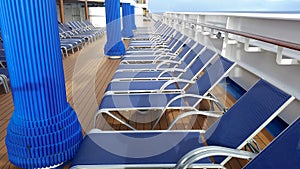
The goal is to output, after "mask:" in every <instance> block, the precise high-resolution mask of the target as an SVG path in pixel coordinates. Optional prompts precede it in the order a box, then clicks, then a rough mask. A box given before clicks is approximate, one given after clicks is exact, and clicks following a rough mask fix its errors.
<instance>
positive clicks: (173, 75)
mask: <svg viewBox="0 0 300 169" xmlns="http://www.w3.org/2000/svg"><path fill="white" fill-rule="evenodd" d="M198 50H200V48H198V49H195V51H198ZM195 51H194V50H192V51H190V52H189V54H188V55H187V57H186V59H185V62H183V63H182V64H180V65H179V66H178V67H177V68H175V69H165V70H160V71H137V72H129V71H123V72H122V71H117V72H115V74H114V76H113V79H112V81H134V80H170V79H186V80H188V79H190V80H191V78H192V77H193V76H194V75H195V74H196V73H198V72H199V70H200V69H201V68H202V67H204V66H206V65H207V64H208V63H210V62H211V60H212V59H214V58H215V57H216V56H217V54H216V53H215V52H214V51H212V50H210V49H206V50H204V51H201V52H200V53H199V55H197V53H195ZM197 64H198V65H197ZM149 68H150V67H149Z"/></svg>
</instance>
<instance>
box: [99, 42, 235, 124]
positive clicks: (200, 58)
mask: <svg viewBox="0 0 300 169" xmlns="http://www.w3.org/2000/svg"><path fill="white" fill-rule="evenodd" d="M184 41H186V40H184ZM178 56H179V58H181V59H180V60H181V61H180V62H178V63H177V64H174V68H170V67H165V68H163V67H161V70H153V69H150V70H149V69H145V68H144V69H140V68H137V67H136V66H140V64H126V65H125V66H127V68H128V69H124V65H120V66H121V67H120V66H119V68H118V70H117V72H116V73H115V75H114V77H113V80H112V82H111V83H110V84H109V85H108V87H107V91H106V93H105V96H104V97H103V100H102V103H101V105H100V110H99V112H98V114H103V113H105V114H109V115H110V116H112V117H114V116H113V115H112V114H111V111H118V110H123V111H126V110H132V109H138V110H149V109H152V110H153V109H155V110H161V111H162V113H161V115H160V116H159V118H158V119H157V121H156V122H155V124H154V126H153V128H155V127H156V125H157V124H158V122H159V120H160V118H161V117H162V116H163V114H164V112H165V111H166V110H168V109H188V110H195V111H196V106H197V105H198V103H199V102H200V101H201V100H203V99H208V100H210V101H214V102H216V104H217V105H218V106H219V107H222V109H224V106H222V105H221V104H220V103H219V102H218V101H217V100H216V99H214V98H209V97H207V96H208V94H209V92H210V90H212V88H213V87H214V86H215V85H216V84H218V83H219V82H220V80H222V78H224V77H225V76H226V74H227V73H228V72H229V71H230V70H231V69H232V68H233V67H234V65H235V64H234V63H233V62H231V61H229V60H228V59H226V58H224V57H222V56H219V55H218V54H217V53H215V52H213V51H212V50H210V49H207V48H205V47H204V46H202V45H201V44H197V43H196V42H195V41H193V40H189V42H188V43H187V44H186V45H182V49H181V51H180V52H179V53H178ZM171 61H172V60H171ZM128 66H129V67H130V68H129V67H128ZM141 66H143V64H142V65H141ZM183 68H184V69H183ZM203 72H204V73H203ZM201 73H202V75H201V77H199V75H200V74H201ZM128 93H129V94H130V95H126V94H128ZM185 99H188V100H189V105H186V104H185V102H184V100H185ZM150 100H152V101H150ZM149 101H150V102H149ZM98 114H97V115H98ZM97 115H96V118H95V123H96V120H97ZM214 116H217V115H214ZM116 120H118V121H120V122H121V120H120V119H116ZM122 123H123V124H124V125H126V126H127V127H129V128H131V129H134V128H133V127H132V126H130V125H128V124H126V123H124V122H122Z"/></svg>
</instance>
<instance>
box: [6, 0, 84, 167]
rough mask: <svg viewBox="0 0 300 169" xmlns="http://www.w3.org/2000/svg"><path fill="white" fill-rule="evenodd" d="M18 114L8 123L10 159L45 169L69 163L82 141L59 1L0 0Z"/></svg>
mask: <svg viewBox="0 0 300 169" xmlns="http://www.w3.org/2000/svg"><path fill="white" fill-rule="evenodd" d="M0 14H1V18H0V21H1V29H2V37H3V41H4V47H5V53H6V61H7V66H8V71H9V75H10V83H11V87H12V94H13V102H14V112H13V114H12V116H11V119H10V122H9V124H8V127H7V135H6V140H5V143H6V147H7V152H8V157H9V160H10V161H11V163H13V164H14V165H16V166H18V167H21V168H46V167H50V166H55V165H59V164H62V163H63V162H66V161H69V160H70V159H72V158H73V156H74V155H75V153H76V151H77V149H78V147H79V144H80V142H81V140H82V130H81V125H80V123H79V121H78V119H77V115H76V113H75V112H74V110H73V109H72V107H71V106H70V105H69V103H68V102H67V97H66V89H65V79H64V71H63V64H62V55H61V50H60V40H59V32H58V22H57V14H56V1H55V0H46V1H44V0H43V1H42V0H30V1H24V0H0Z"/></svg>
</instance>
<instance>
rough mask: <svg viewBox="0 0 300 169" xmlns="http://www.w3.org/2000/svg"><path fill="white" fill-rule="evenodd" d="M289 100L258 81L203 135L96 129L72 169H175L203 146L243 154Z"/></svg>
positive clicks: (203, 163)
mask: <svg viewBox="0 0 300 169" xmlns="http://www.w3.org/2000/svg"><path fill="white" fill-rule="evenodd" d="M258 96H259V97H258ZM292 100H293V97H292V96H290V95H288V94H286V93H284V92H283V91H281V90H279V89H278V88H276V87H274V86H272V85H271V84H269V83H268V82H265V81H264V80H260V81H259V82H257V83H256V84H255V85H254V86H253V87H252V88H251V89H250V90H249V91H248V92H247V93H246V94H244V95H243V96H242V97H241V98H240V99H239V100H238V101H237V102H236V103H235V104H234V105H233V106H232V107H231V108H230V109H229V110H228V111H227V112H226V113H225V114H224V115H223V116H221V117H220V118H219V119H218V120H217V121H216V122H215V123H213V124H212V125H211V126H210V127H209V128H208V129H207V130H206V131H132V132H130V131H127V132H118V131H113V132H109V131H100V130H96V129H95V130H92V132H90V133H89V134H88V135H87V136H86V137H85V138H84V140H83V142H82V144H81V146H80V148H79V150H78V153H77V155H76V156H75V158H74V160H73V162H72V164H71V168H73V169H75V168H89V167H96V168H114V167H134V168H146V167H161V168H173V167H175V166H176V164H177V162H178V161H179V160H180V159H181V158H182V157H184V156H185V155H186V154H187V153H189V152H191V151H193V150H194V149H197V148H200V147H206V144H207V145H208V146H222V147H228V148H234V149H241V148H243V147H244V146H245V145H246V144H247V142H248V141H249V140H251V139H252V138H253V137H254V136H255V135H256V134H257V133H258V132H259V131H260V130H262V129H263V128H264V127H265V126H266V125H267V124H268V123H269V122H270V121H271V120H272V119H273V118H274V117H276V116H277V115H278V114H279V113H280V110H282V109H283V108H284V107H286V106H287V105H288V103H290V102H291V101H292ZM254 105H255V106H254ZM232 124H234V127H233V126H232ZM224 158H225V157H222V158H220V157H216V158H215V157H214V161H215V165H216V166H218V165H219V164H222V162H223V161H224ZM228 158H230V157H228ZM225 161H226V160H225ZM208 164H210V165H211V161H210V158H204V159H201V160H198V161H196V162H195V163H193V164H192V167H205V166H206V165H208Z"/></svg>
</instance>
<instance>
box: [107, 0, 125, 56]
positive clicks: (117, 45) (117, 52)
mask: <svg viewBox="0 0 300 169" xmlns="http://www.w3.org/2000/svg"><path fill="white" fill-rule="evenodd" d="M105 13H106V38H107V41H106V44H105V47H104V53H105V54H106V55H108V56H118V57H117V58H120V57H121V56H122V55H124V54H125V46H124V44H123V42H122V35H121V20H120V0H106V1H105ZM111 58H112V57H111ZM114 58H115V57H114Z"/></svg>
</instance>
